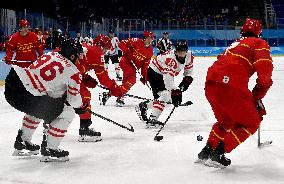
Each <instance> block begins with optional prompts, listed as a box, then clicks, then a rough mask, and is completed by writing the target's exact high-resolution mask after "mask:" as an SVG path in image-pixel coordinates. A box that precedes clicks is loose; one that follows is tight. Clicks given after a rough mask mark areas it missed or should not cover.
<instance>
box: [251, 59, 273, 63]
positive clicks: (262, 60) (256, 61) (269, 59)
mask: <svg viewBox="0 0 284 184" xmlns="http://www.w3.org/2000/svg"><path fill="white" fill-rule="evenodd" d="M260 61H269V62H272V60H271V59H258V60H256V61H255V62H254V63H253V64H255V63H258V62H260Z"/></svg>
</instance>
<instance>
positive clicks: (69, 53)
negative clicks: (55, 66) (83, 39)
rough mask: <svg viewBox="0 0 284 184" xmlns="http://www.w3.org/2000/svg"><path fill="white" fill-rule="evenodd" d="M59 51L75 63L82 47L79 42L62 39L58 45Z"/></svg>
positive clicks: (81, 51)
mask: <svg viewBox="0 0 284 184" xmlns="http://www.w3.org/2000/svg"><path fill="white" fill-rule="evenodd" d="M59 53H60V54H61V55H62V56H64V57H66V58H67V59H69V60H70V61H71V62H72V63H75V61H76V60H77V59H78V57H79V55H80V53H83V48H82V46H81V44H80V43H75V42H74V40H64V41H63V42H62V44H61V46H60V51H59Z"/></svg>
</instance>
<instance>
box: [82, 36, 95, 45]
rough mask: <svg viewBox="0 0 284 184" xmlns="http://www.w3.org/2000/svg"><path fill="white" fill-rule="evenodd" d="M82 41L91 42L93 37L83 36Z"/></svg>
mask: <svg viewBox="0 0 284 184" xmlns="http://www.w3.org/2000/svg"><path fill="white" fill-rule="evenodd" d="M84 42H85V43H87V44H93V38H91V37H87V36H86V37H85V38H84Z"/></svg>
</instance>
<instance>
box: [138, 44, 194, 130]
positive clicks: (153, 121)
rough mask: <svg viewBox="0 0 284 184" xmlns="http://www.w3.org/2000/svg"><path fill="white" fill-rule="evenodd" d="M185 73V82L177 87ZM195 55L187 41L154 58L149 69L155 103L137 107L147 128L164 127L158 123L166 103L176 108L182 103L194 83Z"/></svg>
mask: <svg viewBox="0 0 284 184" xmlns="http://www.w3.org/2000/svg"><path fill="white" fill-rule="evenodd" d="M181 70H184V72H183V76H184V77H183V80H182V81H181V83H180V84H179V86H176V85H175V80H174V79H175V77H176V76H177V75H178V74H179V73H180V71H181ZM192 73H193V55H192V53H191V51H189V50H188V44H187V42H186V41H185V40H180V41H178V42H177V43H176V45H175V49H174V50H171V51H168V52H165V53H163V54H160V55H158V56H157V58H153V59H152V62H151V64H150V66H149V68H148V75H147V77H148V79H149V82H150V85H151V89H152V93H153V96H154V99H155V101H154V102H141V103H140V104H139V105H138V106H136V107H135V109H136V111H137V113H138V115H139V118H140V119H141V120H142V121H143V122H146V127H148V128H149V127H152V126H153V127H156V126H159V125H162V123H161V122H159V121H158V118H159V117H160V115H161V113H162V112H163V110H164V108H165V106H166V102H172V103H173V104H174V105H175V106H178V105H180V103H181V101H182V92H184V91H186V90H187V89H188V87H189V85H190V84H191V83H192V81H193V78H192ZM149 107H152V113H151V115H150V116H149V118H148V117H147V110H148V108H149Z"/></svg>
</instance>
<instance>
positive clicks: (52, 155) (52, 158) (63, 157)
mask: <svg viewBox="0 0 284 184" xmlns="http://www.w3.org/2000/svg"><path fill="white" fill-rule="evenodd" d="M41 155H42V157H41V159H40V161H41V162H66V161H69V152H68V151H65V150H62V149H51V148H47V147H41Z"/></svg>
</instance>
